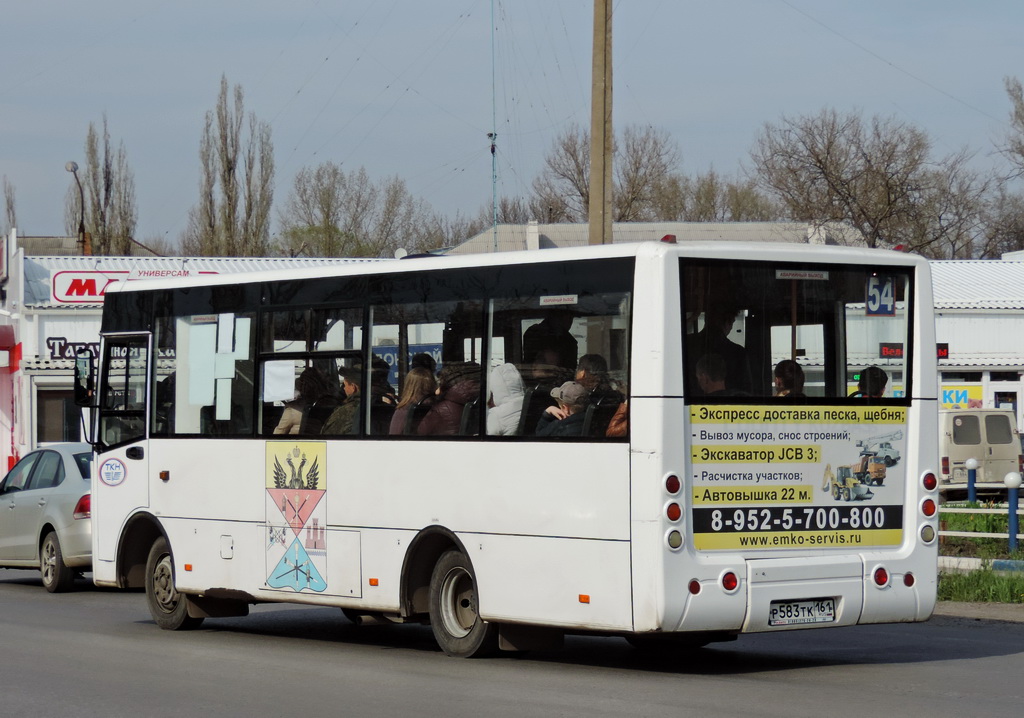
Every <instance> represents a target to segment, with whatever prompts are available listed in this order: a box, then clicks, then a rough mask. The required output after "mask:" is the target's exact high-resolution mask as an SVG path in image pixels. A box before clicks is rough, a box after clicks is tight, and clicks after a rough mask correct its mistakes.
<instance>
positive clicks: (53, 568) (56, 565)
mask: <svg viewBox="0 0 1024 718" xmlns="http://www.w3.org/2000/svg"><path fill="white" fill-rule="evenodd" d="M39 570H40V572H42V574H43V586H45V587H46V590H47V591H49V592H50V593H62V592H64V591H68V590H70V589H71V586H72V585H73V584H74V582H75V572H74V571H73V570H72V569H71V568H69V567H68V566H66V565H65V564H64V554H63V553H62V552H61V550H60V539H58V538H57V532H56V531H51V532H50V533H48V534H46V538H44V539H43V545H42V546H40V547H39Z"/></svg>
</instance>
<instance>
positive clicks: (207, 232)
mask: <svg viewBox="0 0 1024 718" xmlns="http://www.w3.org/2000/svg"><path fill="white" fill-rule="evenodd" d="M229 95H230V97H229ZM244 99H245V98H244V93H243V92H242V86H241V85H235V87H234V89H233V90H231V91H230V92H229V87H228V80H227V77H226V76H223V75H222V76H221V80H220V94H219V96H218V98H217V106H216V108H215V109H214V111H212V112H207V113H206V122H205V124H204V127H203V136H202V138H201V140H200V143H199V162H200V179H199V202H198V203H197V204H196V206H194V207H193V208H192V210H191V212H190V213H189V225H188V228H187V229H186V230H185V234H184V237H183V238H182V248H183V250H184V251H185V252H188V253H190V254H196V255H201V256H213V255H222V256H230V257H234V256H247V257H259V256H263V255H265V254H266V253H267V251H268V250H269V247H270V207H271V203H272V201H273V182H274V146H273V143H272V141H271V136H270V135H271V133H270V125H269V124H267V123H265V122H261V121H259V120H257V119H256V115H255V113H250V114H249V116H248V122H247V123H246V121H245V119H246V116H245V102H244ZM243 128H246V129H247V131H246V132H245V133H243Z"/></svg>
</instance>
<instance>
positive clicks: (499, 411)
mask: <svg viewBox="0 0 1024 718" xmlns="http://www.w3.org/2000/svg"><path fill="white" fill-rule="evenodd" d="M488 388H489V389H490V390H491V398H490V401H489V402H488V403H487V406H488V409H487V433H488V435H490V436H515V435H516V434H518V433H519V418H520V416H521V415H522V412H523V398H524V395H525V389H524V387H523V378H522V377H521V376H520V375H519V370H518V369H516V368H515V365H513V364H501V365H500V366H496V367H494V369H492V370H491V376H490V381H489V382H488Z"/></svg>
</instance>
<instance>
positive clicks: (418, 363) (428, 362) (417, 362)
mask: <svg viewBox="0 0 1024 718" xmlns="http://www.w3.org/2000/svg"><path fill="white" fill-rule="evenodd" d="M409 368H410V369H426V370H427V371H429V372H430V375H431V376H433V375H434V374H436V373H437V360H436V359H434V357H432V356H431V355H430V354H428V353H427V352H419V353H418V354H413V355H412V358H411V359H410V360H409Z"/></svg>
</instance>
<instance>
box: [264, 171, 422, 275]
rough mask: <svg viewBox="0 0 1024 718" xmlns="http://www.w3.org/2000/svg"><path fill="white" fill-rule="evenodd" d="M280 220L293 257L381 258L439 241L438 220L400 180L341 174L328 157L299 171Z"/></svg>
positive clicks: (363, 173) (283, 248)
mask: <svg viewBox="0 0 1024 718" xmlns="http://www.w3.org/2000/svg"><path fill="white" fill-rule="evenodd" d="M280 220H281V228H282V231H281V236H282V243H281V251H282V252H284V253H286V254H290V255H292V256H297V255H299V254H305V255H309V256H328V257H330V256H340V257H383V256H390V255H391V254H393V253H394V251H395V250H396V249H398V248H403V249H408V250H412V251H421V250H423V249H428V248H434V247H436V246H440V245H437V244H434V242H435V241H436V240H437V239H438V238H439V237H440V233H439V227H440V226H441V225H440V224H439V223H438V221H437V219H436V217H435V216H434V215H433V214H432V213H431V211H430V208H429V207H428V206H427V204H426V203H425V202H423V201H422V200H418V199H416V198H415V197H413V196H412V195H411V194H410V193H409V191H408V189H407V187H406V184H405V181H404V180H402V179H401V178H399V177H390V178H387V179H385V180H382V181H379V182H375V181H373V180H372V179H371V178H370V176H369V174H368V173H367V172H366V169H365V168H362V167H360V168H359V169H357V170H354V171H352V172H350V173H348V174H346V173H345V171H344V170H343V169H342V167H341V165H339V164H336V163H333V162H326V163H324V164H321V165H319V166H318V167H316V168H315V169H312V170H311V169H308V168H304V169H302V170H301V171H299V173H298V174H297V175H296V176H295V182H294V185H293V187H292V190H291V192H290V193H289V195H288V199H287V200H286V203H285V209H284V211H283V212H282V213H281V216H280ZM428 245H429V246H428Z"/></svg>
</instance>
